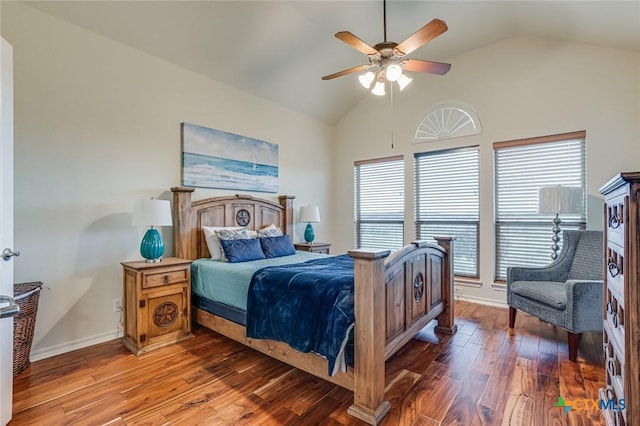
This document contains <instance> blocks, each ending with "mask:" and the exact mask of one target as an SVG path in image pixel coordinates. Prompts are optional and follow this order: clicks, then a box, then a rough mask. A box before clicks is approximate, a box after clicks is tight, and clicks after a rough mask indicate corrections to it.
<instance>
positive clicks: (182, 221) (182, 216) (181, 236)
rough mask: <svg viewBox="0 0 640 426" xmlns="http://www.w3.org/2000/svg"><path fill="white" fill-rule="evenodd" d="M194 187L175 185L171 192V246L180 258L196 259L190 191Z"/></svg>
mask: <svg viewBox="0 0 640 426" xmlns="http://www.w3.org/2000/svg"><path fill="white" fill-rule="evenodd" d="M193 191H195V189H194V188H186V187H184V186H176V187H173V188H171V192H173V247H174V251H175V256H176V257H180V258H182V259H197V257H198V253H195V243H194V240H193V239H194V238H195V235H194V234H193V225H192V223H191V221H192V220H193V218H192V216H193V215H192V214H191V193H192V192H193Z"/></svg>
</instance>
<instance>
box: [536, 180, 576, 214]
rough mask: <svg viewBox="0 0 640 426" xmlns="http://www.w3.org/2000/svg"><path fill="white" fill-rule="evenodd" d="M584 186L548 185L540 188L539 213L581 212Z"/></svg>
mask: <svg viewBox="0 0 640 426" xmlns="http://www.w3.org/2000/svg"><path fill="white" fill-rule="evenodd" d="M581 210H582V188H576V187H568V186H548V187H544V188H540V189H538V213H554V214H555V213H580V211H581Z"/></svg>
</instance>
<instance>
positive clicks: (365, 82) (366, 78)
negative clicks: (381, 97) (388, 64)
mask: <svg viewBox="0 0 640 426" xmlns="http://www.w3.org/2000/svg"><path fill="white" fill-rule="evenodd" d="M374 78H375V74H374V73H373V72H371V71H367V72H365V73H364V74H361V75H360V76H359V77H358V80H359V81H360V84H362V87H364V88H365V89H369V88H370V87H371V83H373V79H374Z"/></svg>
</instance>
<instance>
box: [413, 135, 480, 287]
mask: <svg viewBox="0 0 640 426" xmlns="http://www.w3.org/2000/svg"><path fill="white" fill-rule="evenodd" d="M414 174H415V176H414V177H415V208H416V215H415V224H416V234H417V237H418V239H422V240H432V237H433V236H435V235H451V236H456V237H457V239H456V241H455V245H454V247H455V250H454V263H453V265H454V266H453V267H454V273H455V275H459V276H466V277H478V276H479V275H478V257H479V256H478V237H479V235H478V221H479V150H478V147H477V146H475V147H470V148H462V149H452V150H445V151H435V152H427V153H420V154H416V155H415V171H414Z"/></svg>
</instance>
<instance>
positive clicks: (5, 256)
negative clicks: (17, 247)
mask: <svg viewBox="0 0 640 426" xmlns="http://www.w3.org/2000/svg"><path fill="white" fill-rule="evenodd" d="M13 256H15V257H18V256H20V252H19V251H13V250H11V249H10V248H6V249H4V250H3V251H2V258H3V259H4V260H9V259H11V258H12V257H13Z"/></svg>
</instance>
